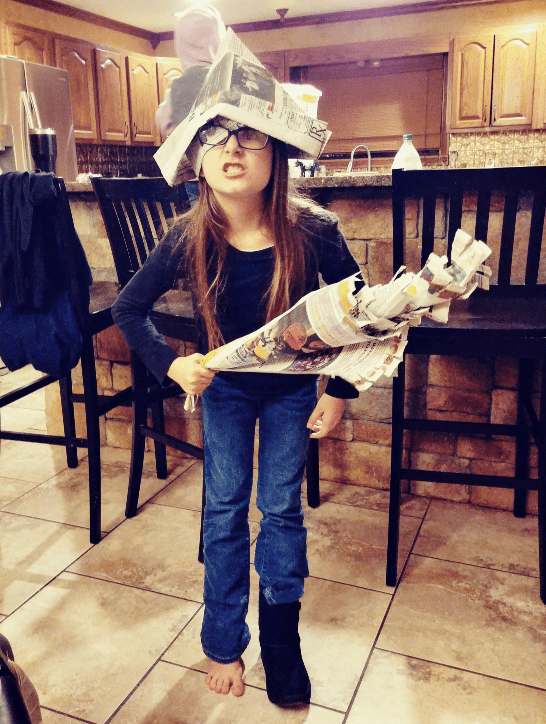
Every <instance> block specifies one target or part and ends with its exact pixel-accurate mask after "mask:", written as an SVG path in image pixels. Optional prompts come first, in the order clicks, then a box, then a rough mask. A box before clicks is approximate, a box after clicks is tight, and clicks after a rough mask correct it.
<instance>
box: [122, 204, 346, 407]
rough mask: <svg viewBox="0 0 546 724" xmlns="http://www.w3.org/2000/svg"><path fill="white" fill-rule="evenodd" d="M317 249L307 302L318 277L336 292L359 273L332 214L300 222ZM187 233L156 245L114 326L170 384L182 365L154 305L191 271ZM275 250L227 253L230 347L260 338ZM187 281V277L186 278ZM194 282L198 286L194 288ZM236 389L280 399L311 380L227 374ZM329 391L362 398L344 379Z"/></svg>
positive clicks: (223, 322) (221, 311) (222, 321)
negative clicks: (254, 335)
mask: <svg viewBox="0 0 546 724" xmlns="http://www.w3.org/2000/svg"><path fill="white" fill-rule="evenodd" d="M298 223H299V225H300V227H301V228H302V229H303V231H304V233H305V236H306V237H307V240H308V241H309V242H310V249H309V250H308V252H307V253H306V268H305V272H306V276H305V289H304V294H307V293H309V292H311V291H314V290H316V289H318V288H319V274H320V275H321V276H322V278H323V279H324V281H325V282H326V283H327V284H333V283H335V282H338V281H340V280H342V279H345V278H347V277H349V276H351V275H352V274H355V273H356V272H358V271H359V267H358V264H357V262H356V261H355V260H354V258H353V257H352V255H351V253H350V251H349V249H348V247H347V242H346V241H345V238H344V236H343V234H342V233H341V231H340V230H339V227H338V223H337V219H336V218H335V217H334V216H333V215H332V214H330V213H329V212H327V211H324V210H323V209H319V210H316V211H307V210H306V211H304V212H302V213H301V214H300V217H299V221H298ZM180 233H181V232H180V229H178V230H174V231H171V232H169V233H168V234H167V236H166V237H165V238H164V239H163V240H162V241H161V242H160V243H159V244H158V245H157V247H156V248H155V249H154V250H153V251H152V253H151V254H150V255H149V257H148V259H147V260H146V262H145V264H144V265H143V267H142V268H141V269H140V271H139V272H138V273H137V274H135V276H134V277H133V278H132V279H131V281H130V282H129V284H127V286H126V287H125V288H124V289H123V290H122V292H121V294H120V296H119V297H118V299H117V301H116V303H115V305H114V307H113V309H112V314H113V317H114V320H115V322H116V323H117V325H118V326H119V328H120V329H121V331H122V333H123V335H124V336H125V338H126V340H127V342H128V344H129V346H130V347H131V348H132V349H134V350H135V351H136V352H137V353H138V354H139V356H140V357H141V358H142V360H143V361H144V363H145V364H146V366H147V367H148V369H149V370H150V371H151V372H152V373H153V374H154V375H155V377H157V379H158V380H159V381H161V382H162V381H163V379H164V378H165V376H166V374H167V371H168V369H169V367H170V366H171V364H172V362H173V361H174V360H175V359H176V357H177V354H176V352H174V351H173V349H172V348H171V347H169V345H167V344H166V342H165V340H164V339H163V337H161V335H159V334H158V332H157V331H156V329H155V327H154V326H153V324H152V323H151V321H150V319H149V312H150V310H151V309H152V307H153V305H154V303H155V301H156V300H157V299H158V298H159V297H160V296H161V295H162V294H165V292H167V291H168V290H169V289H171V288H172V287H173V286H174V284H175V282H176V279H177V276H179V275H180V273H181V270H183V269H184V267H185V265H184V263H183V259H182V256H183V247H182V251H181V252H180V251H179V252H178V253H175V252H174V248H175V246H176V244H177V243H178V240H179V239H180ZM273 266H274V253H273V247H270V248H267V249H260V250H258V251H240V250H239V249H236V248H235V247H233V246H228V250H227V254H226V258H225V260H224V266H223V271H222V276H223V280H224V283H223V285H222V289H221V291H220V292H219V295H218V300H217V315H218V324H219V327H220V331H221V333H222V336H223V338H224V341H225V342H226V343H228V342H231V341H232V340H234V339H238V338H239V337H243V336H245V335H247V334H250V333H251V332H254V331H256V330H257V329H259V328H260V327H262V326H263V325H264V324H265V314H266V309H265V304H264V297H265V293H266V291H267V289H268V288H269V284H270V281H271V278H272V274H273ZM182 273H183V272H182ZM190 281H191V280H190ZM197 322H198V327H199V329H200V330H201V343H200V345H199V348H200V351H201V352H203V353H206V352H207V351H208V344H207V340H206V335H205V330H204V324H203V320H201V319H199V318H198V319H197ZM218 374H221V375H229V379H230V380H231V381H232V382H234V383H235V384H240V385H244V386H245V387H247V388H253V389H260V390H262V391H272V392H273V391H275V392H277V393H279V394H282V393H284V392H290V391H292V390H294V389H297V388H298V387H299V386H301V384H302V382H304V381H307V380H309V375H284V374H275V373H254V372H225V373H222V372H220V373H218ZM326 391H327V393H328V394H329V395H331V396H333V397H339V398H353V397H358V392H357V390H356V389H355V388H354V387H353V386H352V385H350V384H349V383H348V382H346V381H345V380H343V379H341V378H340V377H335V378H332V379H330V380H329V382H328V385H327V388H326Z"/></svg>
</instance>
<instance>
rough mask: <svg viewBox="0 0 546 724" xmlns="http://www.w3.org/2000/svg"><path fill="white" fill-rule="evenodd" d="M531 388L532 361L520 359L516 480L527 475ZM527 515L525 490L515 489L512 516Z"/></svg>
mask: <svg viewBox="0 0 546 724" xmlns="http://www.w3.org/2000/svg"><path fill="white" fill-rule="evenodd" d="M532 386H533V360H532V359H520V360H519V367H518V410H517V434H516V459H515V468H514V475H515V476H516V478H526V477H527V476H528V474H529V468H528V459H529V427H528V425H527V413H526V411H525V402H524V400H525V398H527V399H531V393H532ZM526 513H527V490H524V489H523V488H517V489H516V490H514V515H515V516H516V518H525V515H526Z"/></svg>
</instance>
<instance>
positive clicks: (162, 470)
mask: <svg viewBox="0 0 546 724" xmlns="http://www.w3.org/2000/svg"><path fill="white" fill-rule="evenodd" d="M151 408H152V427H153V428H154V430H155V431H156V432H161V433H164V432H165V413H164V411H163V402H162V400H159V401H158V402H154V403H153V404H152V405H151ZM154 453H155V472H156V475H157V477H158V478H159V479H160V480H165V478H166V477H167V476H168V471H167V448H166V447H165V445H163V444H162V443H160V442H157V440H154Z"/></svg>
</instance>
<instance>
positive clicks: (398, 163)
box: [391, 133, 423, 171]
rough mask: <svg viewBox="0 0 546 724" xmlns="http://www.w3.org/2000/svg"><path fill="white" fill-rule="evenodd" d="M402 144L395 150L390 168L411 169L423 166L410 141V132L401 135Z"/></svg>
mask: <svg viewBox="0 0 546 724" xmlns="http://www.w3.org/2000/svg"><path fill="white" fill-rule="evenodd" d="M402 138H403V139H404V141H403V143H402V145H401V146H400V148H399V149H398V151H397V152H396V156H395V157H394V161H393V162H392V166H391V168H403V169H404V171H413V170H418V169H421V168H423V164H422V163H421V159H420V158H419V154H418V153H417V150H416V148H415V146H414V145H413V141H412V138H413V136H412V134H411V133H406V134H405V135H404V136H402Z"/></svg>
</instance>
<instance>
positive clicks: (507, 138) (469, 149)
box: [449, 130, 546, 168]
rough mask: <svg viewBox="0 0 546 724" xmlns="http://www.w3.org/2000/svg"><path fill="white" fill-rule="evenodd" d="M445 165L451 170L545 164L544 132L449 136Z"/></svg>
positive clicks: (545, 144)
mask: <svg viewBox="0 0 546 724" xmlns="http://www.w3.org/2000/svg"><path fill="white" fill-rule="evenodd" d="M449 165H450V166H452V167H454V168H470V167H477V168H482V167H491V166H529V165H533V166H534V165H539V166H544V165H546V131H544V130H542V131H498V132H496V131H489V132H487V133H452V134H451V136H450V139H449Z"/></svg>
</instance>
